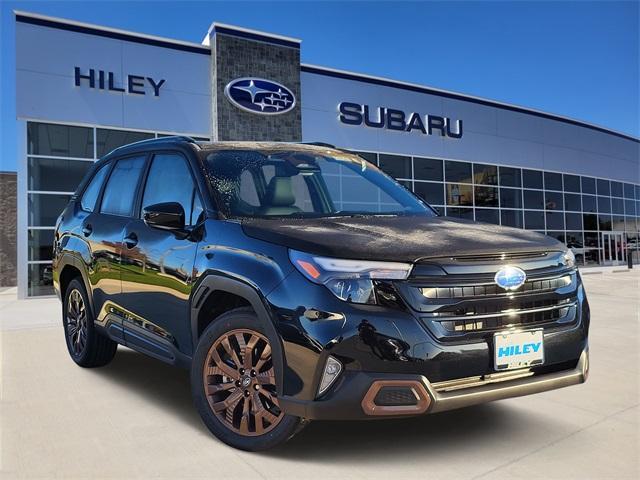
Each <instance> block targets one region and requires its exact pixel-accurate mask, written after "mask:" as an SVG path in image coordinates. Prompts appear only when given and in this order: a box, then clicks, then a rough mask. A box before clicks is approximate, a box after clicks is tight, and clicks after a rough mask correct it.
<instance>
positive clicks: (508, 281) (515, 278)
mask: <svg viewBox="0 0 640 480" xmlns="http://www.w3.org/2000/svg"><path fill="white" fill-rule="evenodd" d="M526 279H527V274H526V273H524V270H522V269H521V268H518V267H512V266H506V267H502V268H501V269H500V270H498V271H497V272H496V276H495V277H494V280H495V282H496V284H497V285H498V286H499V287H502V288H504V289H505V290H517V289H518V288H520V287H521V286H522V284H523V283H524V281H525V280H526Z"/></svg>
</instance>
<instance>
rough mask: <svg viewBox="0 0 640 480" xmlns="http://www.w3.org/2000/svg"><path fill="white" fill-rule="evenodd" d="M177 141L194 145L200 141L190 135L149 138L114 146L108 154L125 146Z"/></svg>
mask: <svg viewBox="0 0 640 480" xmlns="http://www.w3.org/2000/svg"><path fill="white" fill-rule="evenodd" d="M175 141H181V142H188V143H193V144H194V145H198V142H196V141H195V140H194V139H193V138H191V137H188V136H186V135H171V136H169V137H159V138H148V139H147V140H140V141H138V142H132V143H127V144H126V145H122V146H120V147H117V148H114V149H113V150H111V151H110V152H109V153H108V154H107V155H110V154H112V153H114V152H117V151H118V150H122V149H123V148H128V147H131V146H133V145H154V144H156V143H157V144H159V145H162V144H163V143H166V142H175ZM105 156H106V155H105Z"/></svg>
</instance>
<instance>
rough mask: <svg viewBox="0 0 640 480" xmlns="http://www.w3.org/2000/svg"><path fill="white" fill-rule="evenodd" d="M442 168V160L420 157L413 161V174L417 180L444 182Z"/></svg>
mask: <svg viewBox="0 0 640 480" xmlns="http://www.w3.org/2000/svg"><path fill="white" fill-rule="evenodd" d="M442 168H443V167H442V160H434V159H433V158H418V157H414V159H413V174H414V175H415V179H416V180H435V181H442V179H443V175H442Z"/></svg>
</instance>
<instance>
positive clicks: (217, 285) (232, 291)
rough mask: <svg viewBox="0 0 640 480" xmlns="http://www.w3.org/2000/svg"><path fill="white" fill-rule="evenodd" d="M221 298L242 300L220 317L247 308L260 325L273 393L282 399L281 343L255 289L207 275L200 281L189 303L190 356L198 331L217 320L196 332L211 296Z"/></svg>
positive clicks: (240, 282) (241, 282) (262, 299)
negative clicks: (273, 377) (267, 343)
mask: <svg viewBox="0 0 640 480" xmlns="http://www.w3.org/2000/svg"><path fill="white" fill-rule="evenodd" d="M221 294H223V295H229V296H231V297H233V298H236V299H242V301H243V303H242V304H240V305H236V306H232V307H231V308H226V309H223V310H222V311H221V313H220V315H221V314H222V313H225V312H227V311H229V310H232V309H233V308H237V307H238V306H249V307H251V308H252V309H253V311H254V312H255V314H256V316H257V318H258V320H259V321H260V324H261V325H262V327H263V328H264V331H265V333H266V335H267V338H269V341H270V343H271V349H272V351H273V362H274V366H275V367H276V386H277V392H278V395H282V387H283V379H284V368H285V365H284V364H285V358H284V349H283V346H282V340H281V338H280V335H279V334H278V331H277V329H276V326H275V323H274V321H273V316H272V315H271V313H270V309H269V308H268V306H267V302H266V300H265V298H264V296H263V295H262V294H261V292H260V291H259V290H258V289H257V288H256V287H255V286H253V285H251V284H249V283H248V282H246V281H244V280H241V279H238V278H233V277H228V276H223V275H215V274H209V275H207V276H206V277H204V278H203V279H202V281H201V282H200V284H199V285H198V287H197V288H196V290H195V292H194V294H193V296H192V299H191V335H192V342H193V352H195V349H196V346H197V345H198V341H199V339H200V335H201V334H202V331H203V330H204V329H205V328H206V327H208V325H209V324H211V323H212V322H214V321H215V319H216V318H218V317H219V316H220V315H217V316H216V317H215V318H213V319H211V321H210V322H209V323H207V325H206V326H205V327H204V328H202V329H201V328H200V327H201V317H202V315H207V311H208V309H207V308H205V306H206V305H207V300H208V299H211V298H212V296H215V295H221ZM201 330H202V331H201Z"/></svg>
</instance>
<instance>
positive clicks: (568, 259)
mask: <svg viewBox="0 0 640 480" xmlns="http://www.w3.org/2000/svg"><path fill="white" fill-rule="evenodd" d="M562 263H563V265H566V266H567V267H571V268H573V267H575V266H576V256H575V255H574V254H573V251H572V250H571V249H568V250H567V251H566V252H564V255H563V256H562Z"/></svg>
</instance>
